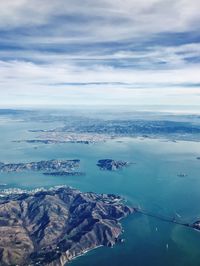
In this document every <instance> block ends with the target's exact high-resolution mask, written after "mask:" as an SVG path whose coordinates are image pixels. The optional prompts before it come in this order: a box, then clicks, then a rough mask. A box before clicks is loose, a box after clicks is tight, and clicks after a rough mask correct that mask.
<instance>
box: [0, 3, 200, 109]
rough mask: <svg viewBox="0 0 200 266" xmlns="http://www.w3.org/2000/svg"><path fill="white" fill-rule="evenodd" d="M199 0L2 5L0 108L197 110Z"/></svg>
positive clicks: (199, 98) (199, 86)
mask: <svg viewBox="0 0 200 266" xmlns="http://www.w3.org/2000/svg"><path fill="white" fill-rule="evenodd" d="M199 10H200V1H199V0H115V1H114V0H51V1H49V0H42V1H41V0H14V1H13V0H6V1H4V0H1V1H0V107H5V106H51V105H58V106H69V105H94V106H96V105H109V106H112V105H132V106H137V105H144V106H145V105H146V106H147V105H152V106H155V105H160V106H164V105H165V106H167V105H174V106H177V105H180V106H181V105H183V106H189V105H193V106H199V105H200V104H199V103H200V45H199V44H200V16H199Z"/></svg>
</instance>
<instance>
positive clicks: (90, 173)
mask: <svg viewBox="0 0 200 266" xmlns="http://www.w3.org/2000/svg"><path fill="white" fill-rule="evenodd" d="M0 126H1V130H0V140H1V142H0V151H1V152H0V161H2V162H26V161H27V162H28V161H39V160H48V159H54V158H55V159H57V158H58V159H76V158H78V159H80V160H81V170H82V171H85V172H86V176H74V177H63V176H62V177H56V176H43V175H42V174H41V173H30V172H29V173H9V174H6V173H1V174H0V184H1V183H6V184H7V186H8V187H20V188H28V189H30V188H35V187H41V186H43V187H49V186H54V185H63V184H65V185H70V186H73V187H75V188H78V189H80V190H82V191H94V192H99V193H115V194H119V195H121V196H123V197H124V198H125V199H126V200H127V201H128V203H129V204H133V205H136V206H138V205H139V206H141V207H142V208H144V209H146V210H149V211H151V212H154V213H158V214H162V215H166V216H169V217H173V216H174V215H175V214H176V213H178V214H179V215H181V218H180V219H181V220H183V221H185V222H193V221H194V220H196V219H198V217H199V218H200V193H199V187H200V161H199V160H197V159H196V157H197V156H200V143H195V142H178V143H173V142H165V141H161V140H142V139H128V138H127V139H123V142H116V141H109V142H106V143H99V144H92V145H83V144H59V145H44V144H41V145H35V144H27V143H13V142H11V141H12V140H17V139H26V138H31V136H32V134H33V133H29V132H28V131H27V130H28V129H38V128H48V127H49V128H52V127H53V126H52V124H51V125H50V124H46V123H45V125H44V124H38V123H37V124H34V123H23V122H15V123H14V122H9V121H8V122H6V121H5V122H4V123H3V122H1V125H0ZM54 126H55V124H54ZM102 158H113V159H122V160H128V161H132V162H134V163H135V164H133V165H131V166H130V167H129V168H127V169H124V170H123V171H118V172H106V171H100V170H99V169H98V168H97V167H96V162H97V160H99V159H102ZM180 172H184V173H187V174H188V176H187V177H184V178H181V177H178V176H177V174H178V173H180ZM122 223H123V227H124V230H125V232H124V238H125V239H126V241H125V243H124V244H121V245H116V246H115V247H114V248H98V249H96V250H93V251H91V252H88V253H87V254H86V255H84V256H81V257H79V258H77V259H75V260H74V261H72V262H71V265H72V266H79V265H80V266H94V265H95V266H103V265H104V266H111V265H116V266H118V265H119V266H121V265H125V266H147V265H148V266H149V265H154V266H157V265H159V266H160V265H162V266H169V265H170V266H171V265H172V266H173V265H174V266H199V265H200V249H199V247H200V233H199V232H197V231H194V230H191V229H190V228H185V227H182V226H178V225H174V224H170V223H166V222H162V221H159V220H157V219H155V218H150V217H146V216H142V215H140V214H135V215H132V216H129V217H128V218H127V219H124V220H123V222H122ZM167 244H168V249H167V247H166V245H167Z"/></svg>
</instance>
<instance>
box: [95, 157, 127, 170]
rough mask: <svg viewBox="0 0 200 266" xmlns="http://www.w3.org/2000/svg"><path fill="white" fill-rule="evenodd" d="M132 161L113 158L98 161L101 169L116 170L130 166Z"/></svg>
mask: <svg viewBox="0 0 200 266" xmlns="http://www.w3.org/2000/svg"><path fill="white" fill-rule="evenodd" d="M130 164H131V163H130V162H127V161H116V160H112V159H102V160H99V161H98V162H97V166H98V167H99V169H100V170H107V171H116V170H119V169H122V168H124V167H127V166H129V165H130Z"/></svg>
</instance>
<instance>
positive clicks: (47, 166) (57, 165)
mask: <svg viewBox="0 0 200 266" xmlns="http://www.w3.org/2000/svg"><path fill="white" fill-rule="evenodd" d="M79 166H80V160H78V159H75V160H48V161H40V162H30V163H8V164H5V163H2V162H0V172H22V171H28V170H29V171H30V170H31V171H48V172H52V171H53V172H55V171H59V172H60V171H64V172H66V171H74V170H75V169H77V168H78V167H79Z"/></svg>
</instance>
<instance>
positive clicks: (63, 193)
mask: <svg viewBox="0 0 200 266" xmlns="http://www.w3.org/2000/svg"><path fill="white" fill-rule="evenodd" d="M133 211H134V209H132V208H130V207H128V206H126V205H124V204H123V203H122V201H121V198H120V197H119V196H115V195H113V194H95V193H92V192H88V193H82V192H80V191H78V190H75V189H72V188H70V187H57V188H52V189H49V190H41V191H40V190H37V191H36V192H21V193H20V192H19V193H17V192H16V193H6V191H4V193H3V192H2V193H1V197H0V217H1V218H0V239H1V241H0V261H1V265H5V266H8V265H20V266H25V265H30V266H33V265H34V266H35V265H41V266H43V265H48V266H63V265H65V264H66V263H68V262H69V261H71V260H72V259H73V258H75V257H76V256H79V255H81V254H83V253H85V252H86V251H89V250H91V249H94V248H97V247H100V246H113V245H114V244H115V243H116V242H118V241H120V240H121V239H120V234H121V233H122V227H121V224H120V223H119V220H120V219H122V218H124V217H125V216H127V215H129V214H131V213H132V212H133Z"/></svg>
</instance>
